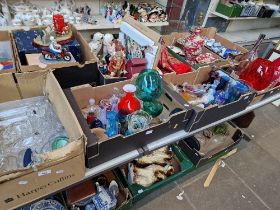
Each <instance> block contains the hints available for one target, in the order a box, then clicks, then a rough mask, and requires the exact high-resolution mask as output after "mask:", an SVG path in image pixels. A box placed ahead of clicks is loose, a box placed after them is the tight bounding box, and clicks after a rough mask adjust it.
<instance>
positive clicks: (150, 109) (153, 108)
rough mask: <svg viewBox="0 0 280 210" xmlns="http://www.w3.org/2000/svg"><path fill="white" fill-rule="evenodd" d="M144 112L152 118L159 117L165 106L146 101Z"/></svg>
mask: <svg viewBox="0 0 280 210" xmlns="http://www.w3.org/2000/svg"><path fill="white" fill-rule="evenodd" d="M143 110H144V111H146V112H147V113H148V114H149V115H151V116H152V117H157V116H159V115H160V114H161V113H162V110H163V105H162V103H160V102H159V101H144V103H143Z"/></svg>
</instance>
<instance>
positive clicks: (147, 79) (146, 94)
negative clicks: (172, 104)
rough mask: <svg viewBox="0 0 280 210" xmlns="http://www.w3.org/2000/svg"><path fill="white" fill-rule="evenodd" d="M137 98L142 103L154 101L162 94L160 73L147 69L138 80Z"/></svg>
mask: <svg viewBox="0 0 280 210" xmlns="http://www.w3.org/2000/svg"><path fill="white" fill-rule="evenodd" d="M136 87H137V89H136V96H137V97H138V98H139V99H141V100H142V101H154V100H156V99H157V98H159V97H160V95H161V93H162V80H161V77H160V75H159V73H158V71H156V70H153V69H146V70H144V71H142V72H141V73H140V74H139V75H138V77H137V79H136Z"/></svg>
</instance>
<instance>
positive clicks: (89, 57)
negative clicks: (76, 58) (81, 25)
mask: <svg viewBox="0 0 280 210" xmlns="http://www.w3.org/2000/svg"><path fill="white" fill-rule="evenodd" d="M41 28H45V27H41ZM71 28H72V32H73V35H74V37H75V38H76V39H77V40H78V42H79V44H80V50H81V56H82V59H83V63H82V64H81V63H78V62H73V61H70V62H61V63H56V64H48V65H46V64H41V65H35V64H34V65H22V64H21V62H20V59H19V54H18V52H17V48H16V42H15V39H14V37H13V36H12V41H13V47H14V53H15V58H16V64H17V67H18V72H30V71H38V70H47V69H57V68H63V67H70V66H76V67H79V68H80V69H82V68H84V67H85V66H87V65H93V64H94V65H95V66H96V68H97V58H96V57H95V56H94V55H93V54H92V53H91V50H90V47H89V46H88V43H87V41H86V40H85V39H84V38H83V37H82V35H81V33H80V32H78V31H77V29H76V28H75V27H74V26H73V25H71ZM30 29H33V30H36V29H39V27H35V28H30ZM17 31H19V30H17Z"/></svg>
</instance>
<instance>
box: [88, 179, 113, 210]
mask: <svg viewBox="0 0 280 210" xmlns="http://www.w3.org/2000/svg"><path fill="white" fill-rule="evenodd" d="M96 189H97V192H96V195H95V196H94V197H93V198H92V201H93V203H94V205H95V208H96V210H111V209H115V208H116V205H117V199H116V197H115V196H114V195H113V194H112V193H111V192H110V191H109V190H108V189H105V188H104V187H103V186H100V185H99V183H98V182H96Z"/></svg>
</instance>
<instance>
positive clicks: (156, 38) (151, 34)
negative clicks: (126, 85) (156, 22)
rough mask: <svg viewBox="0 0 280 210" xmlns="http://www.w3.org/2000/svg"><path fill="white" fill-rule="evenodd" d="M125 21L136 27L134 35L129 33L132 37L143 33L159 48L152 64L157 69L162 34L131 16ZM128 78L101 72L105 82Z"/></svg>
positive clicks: (102, 81)
mask: <svg viewBox="0 0 280 210" xmlns="http://www.w3.org/2000/svg"><path fill="white" fill-rule="evenodd" d="M123 21H124V23H125V24H128V25H129V26H130V27H133V28H134V33H135V34H133V35H131V34H130V33H128V34H127V35H129V36H131V38H132V39H133V38H135V37H136V36H135V35H139V34H142V35H143V36H144V37H146V38H148V39H150V44H151V45H152V46H154V47H156V48H157V50H156V55H155V59H154V61H153V64H152V68H153V69H156V67H157V65H158V61H159V59H160V56H161V44H160V40H161V36H160V34H158V33H157V32H155V31H154V30H152V29H150V28H149V27H147V26H144V25H143V24H142V23H140V22H139V21H136V20H134V19H133V18H132V17H130V16H125V17H124V19H123ZM120 30H121V31H122V25H121V26H120ZM126 79H127V78H126V77H113V78H112V77H109V76H108V75H103V74H102V73H101V78H100V82H101V83H103V84H111V83H114V82H119V81H124V80H126Z"/></svg>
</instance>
